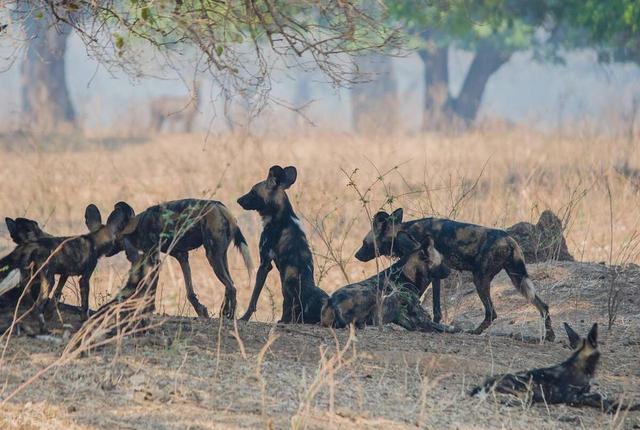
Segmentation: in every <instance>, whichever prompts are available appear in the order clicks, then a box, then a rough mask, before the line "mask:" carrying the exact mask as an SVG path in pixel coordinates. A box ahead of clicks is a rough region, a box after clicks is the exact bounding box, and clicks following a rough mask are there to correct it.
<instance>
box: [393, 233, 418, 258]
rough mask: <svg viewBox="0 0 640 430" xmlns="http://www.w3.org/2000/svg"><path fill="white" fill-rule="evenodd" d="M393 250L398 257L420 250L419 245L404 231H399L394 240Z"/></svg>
mask: <svg viewBox="0 0 640 430" xmlns="http://www.w3.org/2000/svg"><path fill="white" fill-rule="evenodd" d="M395 249H396V250H397V251H398V254H399V256H405V255H409V254H411V253H412V252H414V251H416V250H418V249H420V243H418V241H417V240H415V239H414V238H413V236H411V235H410V234H409V233H407V232H405V231H399V232H398V234H397V235H396V239H395Z"/></svg>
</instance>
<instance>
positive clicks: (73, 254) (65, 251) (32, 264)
mask: <svg viewBox="0 0 640 430" xmlns="http://www.w3.org/2000/svg"><path fill="white" fill-rule="evenodd" d="M128 221H129V217H128V213H127V212H126V211H124V210H122V209H121V208H114V210H113V212H111V214H110V215H109V218H108V219H107V223H106V224H103V223H102V217H101V214H100V211H99V210H98V208H97V207H96V206H95V205H93V204H91V205H89V206H87V208H86V210H85V222H86V224H87V227H88V228H89V231H90V232H89V233H88V234H84V235H80V236H70V237H54V236H48V237H40V238H38V239H35V240H31V241H27V242H24V243H22V244H21V245H18V246H17V247H16V248H15V249H14V250H13V251H12V252H11V253H10V254H9V255H7V256H6V257H4V258H2V259H0V277H2V279H3V280H2V281H1V282H0V290H2V289H3V288H4V287H3V284H5V282H6V281H7V279H8V278H13V279H14V281H12V282H15V279H16V278H17V280H18V282H17V284H16V285H18V284H20V285H23V286H26V285H28V284H31V285H32V287H33V288H36V289H39V294H38V297H37V299H36V309H37V312H38V319H39V320H40V324H41V330H42V331H46V329H45V319H44V310H45V307H46V305H47V303H48V298H49V295H50V289H51V288H53V285H54V282H53V281H54V277H55V275H60V277H61V278H64V279H66V278H67V277H69V276H80V298H81V300H80V301H81V304H80V307H81V311H82V318H83V319H86V318H87V317H88V315H89V292H90V279H91V275H92V274H93V271H94V270H95V267H96V264H97V263H98V259H99V258H100V257H102V256H104V255H107V254H109V253H110V252H111V251H112V248H113V246H114V245H115V243H116V240H117V235H118V234H119V233H120V232H121V231H122V229H123V228H124V227H125V226H126V225H127V223H128ZM5 273H6V275H5ZM36 273H37V276H35V277H33V275H35V274H36ZM32 277H33V279H32ZM62 285H64V282H63V281H61V282H59V283H58V287H56V288H61V286H62ZM57 295H59V292H58V291H55V289H54V292H53V296H54V297H55V296H57Z"/></svg>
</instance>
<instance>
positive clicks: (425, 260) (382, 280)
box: [321, 232, 455, 332]
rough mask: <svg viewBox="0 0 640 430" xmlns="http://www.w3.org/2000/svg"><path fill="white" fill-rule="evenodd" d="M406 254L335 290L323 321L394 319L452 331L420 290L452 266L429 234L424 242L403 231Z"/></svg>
mask: <svg viewBox="0 0 640 430" xmlns="http://www.w3.org/2000/svg"><path fill="white" fill-rule="evenodd" d="M396 246H398V247H399V248H400V249H401V250H402V252H403V255H405V257H403V258H401V259H400V260H399V261H398V262H396V263H395V264H393V265H392V266H391V267H389V268H388V269H386V270H383V271H382V272H380V273H378V274H377V275H375V276H372V277H371V278H369V279H366V280H364V281H361V282H358V283H355V284H351V285H347V286H345V287H342V288H340V289H338V290H337V291H335V292H334V293H333V294H332V295H331V297H330V298H329V299H327V301H326V302H325V304H324V305H323V307H322V312H321V324H322V325H323V326H325V327H334V328H343V327H346V326H348V325H349V324H351V323H353V324H355V325H356V327H363V326H364V325H366V324H376V323H378V322H381V323H395V324H398V325H399V326H402V327H404V328H406V329H407V330H410V331H416V330H417V331H438V332H445V331H447V332H452V331H455V330H454V329H452V328H450V327H447V326H444V325H442V324H438V323H435V322H433V321H432V320H431V317H430V316H429V313H428V312H427V311H426V310H425V309H424V308H423V307H422V305H421V304H420V298H419V295H418V293H419V292H420V291H422V290H423V288H424V287H425V285H427V284H428V283H429V282H431V280H432V278H434V277H446V276H448V274H449V269H448V268H447V266H445V265H444V264H443V263H442V257H441V256H440V254H439V253H438V251H437V250H436V249H435V247H434V245H433V240H432V239H431V237H430V236H427V237H426V238H424V239H423V241H422V243H419V242H418V241H416V240H415V239H414V238H413V237H411V236H410V235H409V234H408V233H405V232H400V233H398V236H397V245H396Z"/></svg>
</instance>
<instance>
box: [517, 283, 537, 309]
mask: <svg viewBox="0 0 640 430" xmlns="http://www.w3.org/2000/svg"><path fill="white" fill-rule="evenodd" d="M520 292H521V293H522V295H523V296H525V297H526V298H527V300H529V301H530V302H532V303H533V301H534V299H535V298H536V287H535V285H533V282H532V281H531V279H529V278H528V277H526V278H524V279H523V280H522V282H521V283H520Z"/></svg>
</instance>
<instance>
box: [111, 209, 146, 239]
mask: <svg viewBox="0 0 640 430" xmlns="http://www.w3.org/2000/svg"><path fill="white" fill-rule="evenodd" d="M113 210H114V211H116V210H118V211H122V213H123V214H124V215H125V218H126V219H127V222H126V224H125V225H124V227H122V229H121V230H120V231H119V234H120V235H122V236H125V235H127V234H131V233H133V232H134V231H136V228H138V221H140V217H138V216H136V212H135V211H134V210H133V208H132V207H131V206H130V205H129V204H128V203H127V202H118V203H116V204H115V205H114V206H113Z"/></svg>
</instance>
